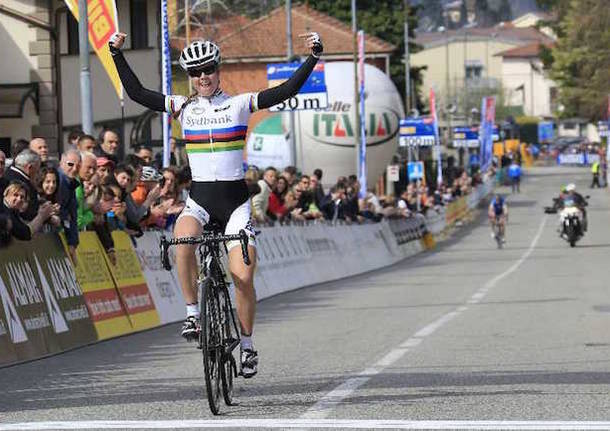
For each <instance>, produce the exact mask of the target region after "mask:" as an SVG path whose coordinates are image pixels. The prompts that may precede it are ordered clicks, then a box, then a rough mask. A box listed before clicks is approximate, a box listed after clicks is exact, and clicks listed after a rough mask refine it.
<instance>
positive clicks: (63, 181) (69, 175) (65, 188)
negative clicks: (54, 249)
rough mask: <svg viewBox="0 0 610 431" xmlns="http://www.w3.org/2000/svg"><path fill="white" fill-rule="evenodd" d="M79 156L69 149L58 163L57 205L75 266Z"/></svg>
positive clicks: (78, 153) (76, 152)
mask: <svg viewBox="0 0 610 431" xmlns="http://www.w3.org/2000/svg"><path fill="white" fill-rule="evenodd" d="M80 163H81V156H80V152H79V151H78V150H75V149H69V150H67V151H66V152H65V153H64V154H62V156H61V160H60V163H59V170H58V171H59V204H60V208H61V209H60V213H59V214H60V217H61V223H62V225H63V228H64V231H65V232H66V241H67V243H68V251H69V252H70V257H71V258H72V262H74V263H75V264H76V247H78V217H77V208H78V204H77V201H76V188H77V187H78V186H79V182H78V180H77V175H78V172H79V170H80Z"/></svg>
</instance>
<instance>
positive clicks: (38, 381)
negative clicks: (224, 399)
mask: <svg viewBox="0 0 610 431" xmlns="http://www.w3.org/2000/svg"><path fill="white" fill-rule="evenodd" d="M589 180H590V179H589V174H588V170H586V169H577V168H538V169H534V170H531V171H529V172H528V176H527V179H526V180H525V181H524V183H523V185H522V192H521V194H519V195H511V196H509V197H508V205H509V210H510V220H509V226H508V230H507V240H508V242H507V244H506V247H505V248H504V249H502V250H498V249H496V247H495V243H494V242H493V240H492V239H491V238H490V235H489V232H490V230H489V227H488V225H487V222H486V219H485V217H484V214H481V216H480V217H478V218H477V220H475V222H473V223H472V224H471V225H470V226H467V227H464V228H462V229H461V230H460V231H459V232H458V233H456V235H454V237H453V238H452V239H450V240H448V241H447V242H445V243H444V244H442V245H441V246H440V247H439V248H437V250H435V251H433V252H428V253H425V254H422V255H419V256H417V257H414V258H412V259H408V260H406V261H404V262H401V263H399V264H397V265H394V266H392V267H389V268H386V269H383V270H379V271H375V272H372V273H368V274H365V275H362V276H358V277H354V278H350V279H346V280H342V281H338V282H333V283H327V284H323V285H318V286H315V287H309V288H305V289H301V290H299V291H295V292H291V293H287V294H283V295H279V296H276V297H274V298H270V299H268V300H265V301H263V302H262V303H260V305H259V309H258V310H259V311H258V318H257V327H256V331H255V342H256V347H257V349H258V350H259V353H260V357H261V364H260V371H259V374H258V376H256V377H255V378H254V379H252V380H249V381H245V380H243V379H239V380H238V381H237V383H236V385H237V398H238V401H239V405H237V406H233V407H225V406H223V415H222V416H220V417H216V418H214V417H212V415H211V414H210V412H209V409H208V406H207V401H206V400H205V399H204V388H203V379H202V364H201V356H200V354H199V351H197V350H196V349H195V347H194V346H193V345H192V344H187V343H186V342H183V341H182V340H181V339H180V338H179V337H178V329H179V325H178V324H176V325H170V326H166V327H163V328H159V329H156V330H152V331H148V332H144V333H140V334H136V335H132V336H128V337H123V338H119V339H115V340H111V341H107V342H103V343H99V344H97V345H93V346H90V347H86V348H82V349H78V350H75V351H72V352H69V353H66V354H62V355H58V356H55V357H51V358H48V359H44V360H39V361H35V362H31V363H27V364H23V365H19V366H14V367H10V368H5V369H0V430H4V429H41V428H43V427H47V428H48V429H50V428H53V425H50V424H45V423H42V422H45V421H60V422H62V423H60V424H55V425H54V426H55V428H53V429H67V428H69V427H72V428H78V429H84V428H89V429H96V428H100V429H101V428H108V427H110V426H112V427H115V428H121V429H123V428H124V429H129V428H135V427H140V428H161V427H167V428H175V429H183V428H187V427H201V428H207V427H211V426H213V425H214V424H215V425H217V426H223V424H224V425H225V426H230V425H231V426H236V427H237V426H242V427H244V428H260V427H269V428H271V427H278V428H294V427H297V426H301V427H307V428H318V427H331V428H350V427H360V428H382V427H392V428H406V427H412V428H417V429H421V428H437V429H456V428H460V427H463V428H469V429H474V428H476V429H484V428H485V427H488V428H486V429H500V428H502V429H504V428H519V427H520V426H530V428H528V429H534V428H532V427H540V428H538V429H551V428H555V429H561V428H562V427H569V426H577V425H578V429H584V428H590V429H593V428H595V427H596V426H599V427H602V428H597V429H607V428H610V397H609V396H608V394H609V393H610V331H608V328H609V327H610V283H609V282H608V279H609V278H610V253H609V251H610V229H608V226H609V225H610V194H609V192H608V189H601V190H598V189H596V190H591V191H589V190H588V189H587V185H588V182H589ZM568 181H574V182H576V184H577V185H578V188H579V190H581V191H584V193H588V194H590V195H591V201H590V209H589V233H588V235H587V236H586V237H585V238H584V239H583V240H582V241H581V242H580V243H579V244H578V246H577V247H576V248H574V249H570V247H569V246H568V244H567V243H566V242H565V241H563V240H560V239H559V238H558V236H557V234H556V232H555V229H556V223H557V221H556V217H555V216H545V215H544V214H543V211H542V207H543V206H544V205H547V204H550V199H551V196H553V195H556V194H557V192H558V190H559V187H560V185H561V184H565V183H566V182H568ZM505 191H506V190H505ZM209 419H215V420H219V421H224V422H214V423H212V422H209V421H208V420H209ZM99 420H107V421H133V422H129V423H128V422H108V423H105V424H103V423H101V422H93V423H91V422H87V421H99ZM64 421H74V422H70V423H64ZM162 421H166V422H162ZM390 421H394V422H390ZM433 421H436V422H433ZM441 421H444V422H441ZM483 421H488V422H483ZM550 421H555V422H553V423H551V422H550ZM575 421H582V422H575ZM592 421H608V422H602V423H597V424H596V423H594V422H592ZM32 422H36V424H29V425H28V424H27V423H32ZM17 423H21V425H15V424H17ZM392 424H393V425H392ZM553 424H554V425H553ZM28 427H30V428H28ZM564 429H567V428H564Z"/></svg>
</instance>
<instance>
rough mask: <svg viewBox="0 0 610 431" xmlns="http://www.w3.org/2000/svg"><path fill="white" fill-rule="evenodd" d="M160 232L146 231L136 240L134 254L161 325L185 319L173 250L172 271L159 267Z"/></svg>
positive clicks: (171, 255) (182, 297)
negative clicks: (136, 256)
mask: <svg viewBox="0 0 610 431" xmlns="http://www.w3.org/2000/svg"><path fill="white" fill-rule="evenodd" d="M160 240H161V232H157V231H147V232H144V235H142V236H141V237H140V238H137V239H136V249H135V251H136V254H137V255H138V259H139V260H140V266H141V267H142V272H143V273H144V277H145V278H146V283H147V284H148V290H149V291H150V294H151V295H152V298H153V301H154V302H155V307H156V309H157V312H158V313H159V318H160V320H161V323H162V324H165V323H170V322H176V321H178V320H182V319H184V318H185V317H186V313H185V309H184V303H185V302H184V296H182V291H181V290H180V285H179V284H178V279H177V277H176V276H175V274H174V272H175V268H176V263H175V261H174V253H173V252H174V248H171V249H170V259H171V262H172V266H173V268H174V271H166V270H164V269H163V267H162V266H161V258H160V255H159V243H160Z"/></svg>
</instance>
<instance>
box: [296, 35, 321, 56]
mask: <svg viewBox="0 0 610 431" xmlns="http://www.w3.org/2000/svg"><path fill="white" fill-rule="evenodd" d="M299 37H302V38H304V39H305V46H307V48H309V49H311V53H312V55H313V56H314V57H316V58H319V57H320V54H322V51H324V47H323V46H322V39H320V35H319V34H318V33H316V32H315V31H312V32H310V33H301V34H299Z"/></svg>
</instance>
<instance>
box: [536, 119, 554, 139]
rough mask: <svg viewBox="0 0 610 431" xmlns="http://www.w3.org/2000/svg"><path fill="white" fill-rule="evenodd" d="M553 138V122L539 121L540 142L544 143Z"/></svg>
mask: <svg viewBox="0 0 610 431" xmlns="http://www.w3.org/2000/svg"><path fill="white" fill-rule="evenodd" d="M552 140H553V123H552V122H551V121H541V122H540V123H538V142H540V143H544V142H549V141H552Z"/></svg>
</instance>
